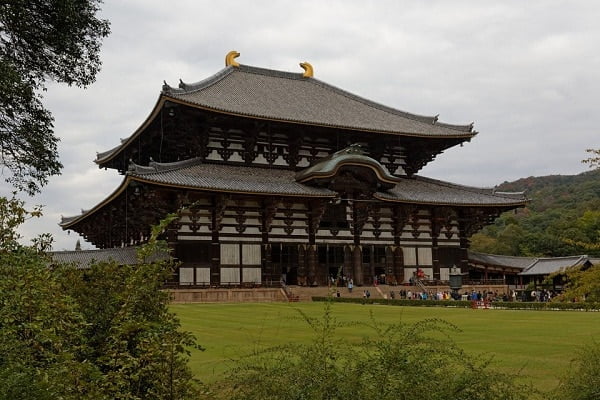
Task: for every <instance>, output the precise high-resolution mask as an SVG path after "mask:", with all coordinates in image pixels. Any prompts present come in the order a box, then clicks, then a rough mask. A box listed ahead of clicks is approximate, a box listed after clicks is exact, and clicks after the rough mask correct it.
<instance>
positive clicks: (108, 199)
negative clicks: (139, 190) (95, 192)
mask: <svg viewBox="0 0 600 400" xmlns="http://www.w3.org/2000/svg"><path fill="white" fill-rule="evenodd" d="M131 180H132V178H131V177H130V176H126V177H125V178H124V179H123V180H122V181H121V184H120V185H119V186H118V187H117V188H116V189H115V190H114V191H113V192H112V193H111V194H110V195H109V196H108V197H106V198H105V199H104V200H102V201H101V202H100V203H98V204H96V205H95V206H94V207H93V208H91V209H89V210H87V211H85V212H83V213H81V215H77V216H75V217H66V218H63V220H64V219H67V221H66V222H64V223H63V222H60V223H59V224H58V225H60V227H61V228H62V229H63V230H66V229H71V227H72V226H73V225H75V224H77V223H79V222H80V221H82V220H84V219H85V218H87V217H89V216H90V215H92V214H94V213H95V212H97V211H98V210H100V209H101V208H102V207H104V206H105V205H106V204H108V203H110V202H111V201H112V200H114V199H115V198H117V197H118V196H119V195H120V194H121V193H123V191H125V190H126V189H127V186H129V182H130V181H131Z"/></svg>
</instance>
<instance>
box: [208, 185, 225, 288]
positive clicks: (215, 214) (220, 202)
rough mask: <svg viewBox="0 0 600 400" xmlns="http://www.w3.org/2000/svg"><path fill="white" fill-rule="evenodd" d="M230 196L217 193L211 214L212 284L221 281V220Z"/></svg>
mask: <svg viewBox="0 0 600 400" xmlns="http://www.w3.org/2000/svg"><path fill="white" fill-rule="evenodd" d="M228 200H229V196H225V195H216V196H214V197H213V204H212V215H211V232H212V235H211V243H210V284H211V285H219V284H220V283H221V246H220V241H219V231H220V230H221V221H222V220H223V214H224V213H225V208H226V207H227V201H228Z"/></svg>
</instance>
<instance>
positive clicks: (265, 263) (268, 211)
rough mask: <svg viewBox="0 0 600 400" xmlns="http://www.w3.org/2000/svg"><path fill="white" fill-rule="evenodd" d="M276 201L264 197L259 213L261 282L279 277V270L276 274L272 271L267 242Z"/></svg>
mask: <svg viewBox="0 0 600 400" xmlns="http://www.w3.org/2000/svg"><path fill="white" fill-rule="evenodd" d="M277 203H278V202H277V201H276V200H274V199H272V198H268V199H266V200H265V201H264V202H263V209H262V213H261V242H262V246H261V247H262V254H261V262H262V277H263V282H266V281H274V282H279V280H280V279H281V271H279V273H278V274H276V273H275V271H273V262H272V260H271V243H270V242H269V232H270V231H271V223H272V222H273V218H274V217H275V213H276V212H277ZM277 275H279V276H277Z"/></svg>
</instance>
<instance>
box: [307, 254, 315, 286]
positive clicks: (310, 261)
mask: <svg viewBox="0 0 600 400" xmlns="http://www.w3.org/2000/svg"><path fill="white" fill-rule="evenodd" d="M316 253H317V246H316V245H314V244H309V245H308V246H306V264H307V269H308V271H307V272H308V273H307V278H308V282H307V284H308V285H311V286H312V285H316V284H317V281H316V278H317V254H316Z"/></svg>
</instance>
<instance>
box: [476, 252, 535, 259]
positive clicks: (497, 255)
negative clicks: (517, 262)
mask: <svg viewBox="0 0 600 400" xmlns="http://www.w3.org/2000/svg"><path fill="white" fill-rule="evenodd" d="M469 254H480V255H485V256H492V257H507V258H529V259H533V260H536V259H537V258H536V257H527V256H506V255H504V254H492V253H482V252H480V251H471V250H469Z"/></svg>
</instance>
